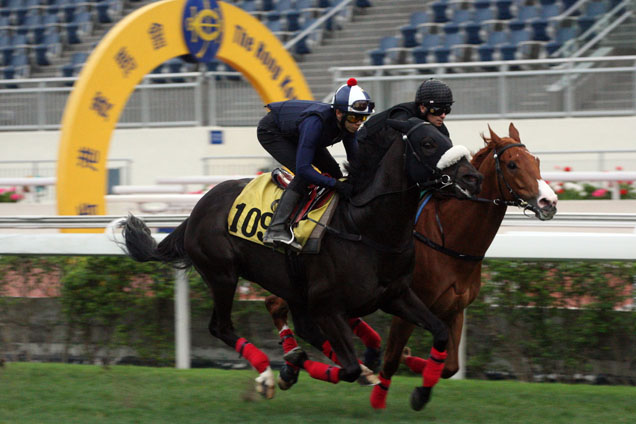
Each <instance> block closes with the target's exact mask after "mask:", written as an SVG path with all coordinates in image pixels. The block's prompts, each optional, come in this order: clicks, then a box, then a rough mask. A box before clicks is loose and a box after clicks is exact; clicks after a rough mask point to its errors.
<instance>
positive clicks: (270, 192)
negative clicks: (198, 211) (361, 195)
mask: <svg viewBox="0 0 636 424" xmlns="http://www.w3.org/2000/svg"><path fill="white" fill-rule="evenodd" d="M282 194H283V190H282V189H280V188H278V187H277V186H276V184H274V183H273V182H272V178H271V175H270V174H269V173H266V174H263V175H260V176H258V177H256V178H254V179H253V180H252V181H250V182H249V183H248V184H247V185H246V186H245V188H244V189H243V191H241V194H239V195H238V197H237V198H236V200H234V204H233V205H232V208H231V209H230V213H229V214H228V219H227V225H228V232H229V233H230V234H231V235H233V236H236V237H240V238H243V239H246V240H249V241H251V242H254V243H258V244H261V245H262V244H263V236H264V235H265V230H266V229H267V227H268V226H269V223H270V222H271V220H272V216H273V215H274V214H273V212H272V203H273V202H274V201H275V200H276V199H280V197H281V195H282ZM334 198H335V196H332V197H331V199H329V200H328V201H327V202H325V203H324V204H323V205H322V206H320V207H319V208H317V209H314V210H312V211H310V212H309V214H308V215H307V216H308V217H309V218H311V220H309V219H303V220H301V221H299V222H298V224H297V225H296V226H295V227H294V234H295V235H296V240H297V241H298V243H300V244H301V245H302V246H305V244H306V243H307V240H309V238H310V236H311V238H312V239H313V238H316V237H318V238H320V237H321V236H322V234H321V233H322V231H318V230H319V229H321V228H324V227H322V226H319V228H316V223H315V222H314V221H318V222H320V221H321V218H327V217H328V218H330V217H331V214H332V212H333V209H335V208H334V207H330V206H331V205H332V204H333V203H334V200H333V199H334ZM334 206H335V204H334ZM326 211H329V212H330V213H328V214H326V216H325V217H323V215H325V212H326ZM315 230H316V231H315ZM312 245H314V246H315V243H312ZM318 246H319V243H318ZM314 248H315V247H314ZM314 248H312V250H313V249H314ZM318 248H319V247H318ZM303 251H304V250H303ZM308 253H309V252H308Z"/></svg>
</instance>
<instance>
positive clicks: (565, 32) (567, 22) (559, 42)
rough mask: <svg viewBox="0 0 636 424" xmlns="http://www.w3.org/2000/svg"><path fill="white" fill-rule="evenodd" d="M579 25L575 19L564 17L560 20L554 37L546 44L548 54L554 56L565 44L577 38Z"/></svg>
mask: <svg viewBox="0 0 636 424" xmlns="http://www.w3.org/2000/svg"><path fill="white" fill-rule="evenodd" d="M578 31H579V30H578V27H577V24H576V21H575V20H574V19H564V20H562V21H560V22H559V25H558V26H557V28H556V29H555V34H554V39H553V40H552V41H550V42H548V43H547V44H546V45H545V49H546V52H547V54H548V56H552V55H553V54H554V53H556V52H557V50H559V49H560V48H561V47H562V46H563V44H565V43H567V42H568V41H569V40H571V39H573V38H575V37H576V36H577V34H578Z"/></svg>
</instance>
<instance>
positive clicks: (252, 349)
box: [234, 337, 269, 374]
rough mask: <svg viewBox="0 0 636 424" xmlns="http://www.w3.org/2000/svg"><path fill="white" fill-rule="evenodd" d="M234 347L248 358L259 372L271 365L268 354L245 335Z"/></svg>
mask: <svg viewBox="0 0 636 424" xmlns="http://www.w3.org/2000/svg"><path fill="white" fill-rule="evenodd" d="M234 349H235V350H236V351H237V352H238V353H239V355H241V356H243V357H244V358H245V359H247V362H249V363H250V365H251V366H252V367H254V369H256V371H258V372H259V374H260V373H262V372H263V371H265V370H266V369H267V367H269V359H268V358H267V355H265V354H264V353H263V352H261V351H260V350H259V349H258V348H257V347H256V346H254V345H253V344H252V343H250V342H248V341H247V340H246V339H244V338H243V337H241V338H240V339H238V340H237V341H236V346H234Z"/></svg>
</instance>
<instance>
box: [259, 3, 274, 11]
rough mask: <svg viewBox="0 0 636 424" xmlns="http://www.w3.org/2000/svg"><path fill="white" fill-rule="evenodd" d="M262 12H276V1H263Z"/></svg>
mask: <svg viewBox="0 0 636 424" xmlns="http://www.w3.org/2000/svg"><path fill="white" fill-rule="evenodd" d="M261 10H264V11H269V10H274V0H261Z"/></svg>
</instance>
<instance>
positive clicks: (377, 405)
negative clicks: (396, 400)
mask: <svg viewBox="0 0 636 424" xmlns="http://www.w3.org/2000/svg"><path fill="white" fill-rule="evenodd" d="M378 378H379V379H380V384H376V385H375V386H373V391H372V392H371V398H370V401H371V406H372V407H373V409H385V408H386V396H387V395H388V394H389V386H390V385H391V380H390V379H388V378H384V377H383V376H382V373H380V374H378Z"/></svg>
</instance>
